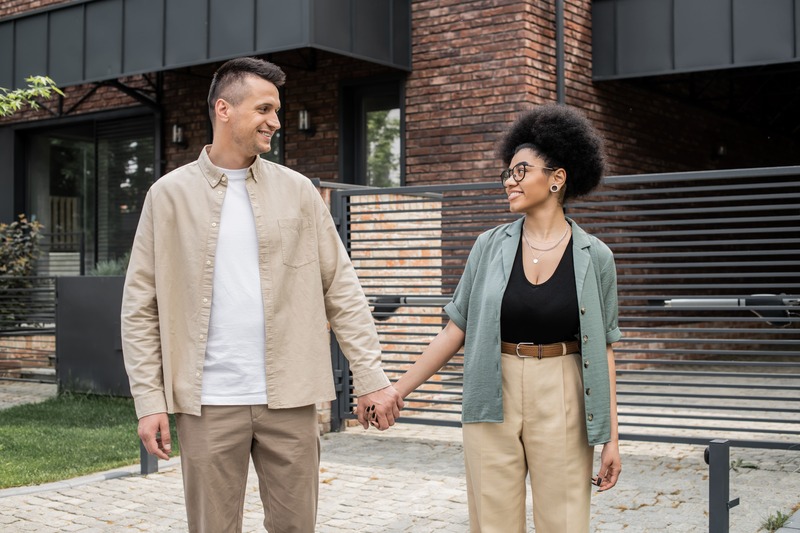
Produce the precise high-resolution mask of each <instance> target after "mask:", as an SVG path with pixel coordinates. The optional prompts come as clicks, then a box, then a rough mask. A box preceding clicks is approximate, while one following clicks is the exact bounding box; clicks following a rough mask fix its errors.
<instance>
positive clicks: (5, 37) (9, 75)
mask: <svg viewBox="0 0 800 533" xmlns="http://www.w3.org/2000/svg"><path fill="white" fill-rule="evenodd" d="M13 85H14V22H13V21H11V22H5V23H0V87H5V88H6V89H12V88H13Z"/></svg>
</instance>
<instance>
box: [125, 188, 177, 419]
mask: <svg viewBox="0 0 800 533" xmlns="http://www.w3.org/2000/svg"><path fill="white" fill-rule="evenodd" d="M120 322H121V335H122V354H123V358H124V361H125V370H126V371H127V373H128V380H129V382H130V386H131V395H132V396H133V399H134V402H135V404H136V414H137V416H138V417H139V418H142V417H145V416H148V415H152V414H156V413H162V414H164V415H165V416H166V412H167V403H166V398H165V397H164V378H163V371H162V366H161V364H162V360H161V335H160V330H159V320H158V304H157V301H156V284H155V257H154V238H153V214H152V197H151V193H150V192H148V194H147V197H146V198H145V202H144V205H143V206H142V214H141V217H140V219H139V225H138V227H137V229H136V236H135V238H134V241H133V248H132V249H131V258H130V262H129V264H128V271H127V274H126V276H125V288H124V291H123V295H122V312H121V321H120Z"/></svg>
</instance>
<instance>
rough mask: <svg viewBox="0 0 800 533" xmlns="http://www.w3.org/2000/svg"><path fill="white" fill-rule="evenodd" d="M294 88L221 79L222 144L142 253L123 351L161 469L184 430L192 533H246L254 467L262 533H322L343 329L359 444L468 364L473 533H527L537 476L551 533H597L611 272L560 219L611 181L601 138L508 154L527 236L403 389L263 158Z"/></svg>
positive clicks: (493, 238) (270, 76)
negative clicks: (328, 426)
mask: <svg viewBox="0 0 800 533" xmlns="http://www.w3.org/2000/svg"><path fill="white" fill-rule="evenodd" d="M284 82H285V74H284V73H283V71H282V70H281V69H280V68H279V67H277V66H276V65H274V64H272V63H269V62H267V61H263V60H261V59H255V58H239V59H234V60H231V61H228V62H227V63H225V64H223V65H222V66H221V67H220V68H219V69H218V71H217V72H216V73H215V75H214V78H213V80H212V82H211V87H210V90H209V97H208V106H209V114H210V117H211V122H212V125H213V130H214V136H213V142H212V144H211V145H209V146H206V147H205V148H204V149H203V150H202V151H201V153H200V156H199V158H198V159H197V160H196V161H194V162H192V163H189V164H188V165H185V166H183V167H180V168H178V169H176V170H174V171H172V172H170V173H169V174H167V175H165V176H163V177H162V178H160V179H159V180H158V181H156V182H155V183H154V184H153V186H152V187H151V189H150V191H149V192H148V194H147V198H146V200H145V204H144V206H143V208H142V215H141V219H140V222H139V226H138V228H137V232H136V237H135V241H134V245H133V249H132V252H131V260H130V265H129V269H128V273H127V276H126V282H125V291H124V296H123V306H122V339H123V354H124V358H125V364H126V369H127V371H128V376H129V379H130V383H131V392H132V395H133V397H134V400H135V404H136V412H137V417H138V418H139V436H140V438H141V439H142V441H143V443H144V445H145V447H146V448H147V450H148V451H149V452H150V453H153V454H155V455H157V456H158V457H160V458H163V459H166V458H167V457H169V454H170V452H171V436H170V430H169V420H168V413H175V417H176V423H177V428H178V433H179V434H180V444H181V467H182V474H183V480H184V491H185V500H186V509H187V516H188V523H189V530H190V531H192V532H193V533H194V532H212V533H220V532H229V531H230V532H238V531H241V528H242V516H243V503H244V497H245V494H244V492H245V486H246V480H247V471H248V468H249V463H250V460H251V459H252V461H253V464H254V465H255V469H256V472H257V474H258V477H259V489H260V495H261V500H262V502H263V505H264V511H265V520H264V527H265V529H266V530H268V531H270V532H272V533H278V532H289V531H292V532H303V533H311V532H313V531H314V529H315V525H316V509H317V497H318V485H319V453H320V444H319V429H318V423H317V416H316V407H315V404H316V403H317V402H320V401H327V400H331V399H332V398H333V397H335V393H334V389H333V382H332V380H331V363H330V352H329V345H328V344H329V334H328V329H327V327H328V324H330V326H331V328H332V329H333V331H334V332H335V333H336V336H337V340H338V341H339V344H340V346H341V347H342V350H343V351H344V353H345V354H346V355H347V357H348V360H349V361H350V366H351V371H352V373H353V382H354V386H355V390H356V394H357V395H358V405H357V407H356V413H357V415H358V419H359V422H360V423H361V424H362V425H363V426H364V427H365V428H366V427H369V425H370V424H372V425H373V426H375V427H377V428H378V429H387V428H388V427H389V426H391V425H393V424H394V422H395V419H396V418H397V417H398V416H399V414H400V409H401V408H402V406H403V398H405V397H406V396H407V395H408V394H409V393H410V392H412V391H413V390H414V389H416V388H417V387H418V386H420V385H421V384H422V383H424V382H425V381H426V380H428V379H429V378H430V377H431V376H432V375H433V374H434V373H435V372H436V371H437V370H439V369H440V368H441V367H442V366H444V365H445V364H446V363H447V362H448V361H449V360H450V359H451V358H452V357H453V355H455V354H456V353H457V352H458V351H459V350H460V349H461V348H462V347H463V348H464V384H463V406H462V422H463V424H462V427H463V442H464V457H465V466H466V483H467V493H468V506H469V516H470V529H471V531H472V532H482V533H491V532H498V533H524V532H525V531H526V525H525V501H526V478H527V477H528V476H530V484H531V488H532V492H533V495H532V498H533V509H534V511H533V516H534V522H535V526H536V531H537V532H539V533H582V532H588V531H589V509H590V497H591V488H592V486H593V485H595V486H597V487H599V490H607V489H610V488H611V487H613V486H614V485H615V484H616V482H617V478H618V476H619V474H620V471H621V464H620V454H619V446H618V432H617V409H616V385H615V367H614V354H613V351H612V348H611V344H612V343H614V342H616V341H617V340H619V338H620V330H619V327H618V323H617V294H616V292H617V286H616V272H615V266H614V259H613V256H612V254H611V251H610V250H609V248H608V247H607V246H606V245H605V244H603V243H602V242H601V241H599V240H598V239H597V238H595V237H593V236H592V235H590V234H588V233H586V232H585V231H584V230H583V229H581V228H580V227H579V226H578V225H577V224H576V223H575V222H574V221H572V220H570V219H569V218H567V217H566V216H565V213H564V207H563V206H564V202H565V201H566V200H568V199H571V198H574V197H578V196H582V195H585V194H587V193H589V192H590V191H591V190H593V189H594V188H595V187H596V186H597V185H598V184H599V183H600V180H601V178H602V175H603V171H604V156H603V148H602V141H601V139H600V137H599V136H598V134H597V133H596V131H595V130H594V128H593V127H592V126H591V125H590V123H589V122H588V120H587V119H586V118H585V117H584V116H583V115H582V114H580V113H579V112H577V111H576V110H574V109H572V108H569V107H566V106H556V105H545V106H540V107H535V108H533V109H531V110H528V111H525V112H523V113H521V114H520V115H519V117H518V118H517V119H516V120H515V122H514V123H513V124H512V125H511V126H510V128H509V129H508V131H507V132H506V133H505V134H504V135H503V136H502V138H501V139H500V142H499V144H498V149H497V155H498V159H499V160H500V161H501V162H502V164H503V168H504V170H502V172H500V173H499V174H500V179H501V185H502V190H503V192H504V194H505V195H506V197H507V198H508V205H509V209H510V210H511V212H513V213H517V214H519V215H520V217H519V218H518V219H517V220H516V221H514V222H512V223H509V224H503V225H500V226H498V227H496V228H494V229H491V230H489V231H487V232H485V233H483V234H481V235H480V236H479V237H478V238H477V240H476V242H475V244H474V246H473V248H472V250H471V252H470V254H469V258H468V260H467V264H466V267H465V269H464V273H463V275H462V277H461V280H460V281H459V283H458V286H457V288H456V290H455V292H454V293H453V296H452V300H451V301H450V302H449V303H448V304H447V305H446V306H445V312H446V313H447V315H448V317H449V322H448V323H447V325H446V326H445V327H444V328H443V329H442V330H441V332H440V333H439V334H438V335H437V336H436V337H435V338H434V339H433V340H432V341H431V343H430V344H429V345H428V346H427V348H426V349H425V350H424V352H423V353H422V355H421V356H420V357H419V358H418V359H417V361H416V362H415V364H414V365H413V366H412V367H411V368H410V369H409V370H408V371H407V372H406V373H405V374H404V375H403V376H402V377H401V378H400V379H399V380H398V381H397V382H396V383H394V384H391V385H390V383H389V380H388V379H387V377H386V376H385V374H384V373H383V370H382V369H381V366H380V344H379V341H378V337H377V334H376V331H375V326H374V323H373V320H372V316H371V313H370V311H369V307H368V305H367V302H366V298H365V297H364V293H363V291H362V289H361V287H360V285H359V282H358V279H357V277H356V275H355V271H354V269H353V266H352V264H351V263H350V260H349V258H348V256H347V252H346V250H345V249H344V247H343V246H342V243H341V241H340V239H339V236H338V233H337V231H336V228H335V226H334V223H333V220H332V219H331V216H330V214H329V212H328V210H327V208H326V206H325V205H324V203H323V201H322V199H321V197H320V195H319V193H318V192H317V190H316V189H315V188H314V186H313V185H312V183H311V182H310V180H308V179H307V178H305V177H304V176H302V175H301V174H299V173H297V172H294V171H292V170H290V169H288V168H286V167H284V166H281V165H278V164H275V163H272V162H269V161H266V160H264V159H262V158H261V157H259V155H260V154H262V153H265V152H267V151H269V149H270V141H271V138H272V136H273V135H274V133H275V132H276V131H277V130H278V129H279V128H280V121H279V119H278V114H277V113H278V110H279V109H280V93H279V88H280V87H282V86H283V84H284ZM177 272H180V273H181V274H180V275H177V274H176V273H177ZM596 445H601V446H602V453H601V455H600V464H599V466H598V468H597V469H596V470H593V452H594V447H595V446H596Z"/></svg>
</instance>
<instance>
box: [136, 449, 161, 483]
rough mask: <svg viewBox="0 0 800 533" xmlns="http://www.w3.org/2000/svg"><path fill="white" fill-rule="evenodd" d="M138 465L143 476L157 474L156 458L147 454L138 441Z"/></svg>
mask: <svg viewBox="0 0 800 533" xmlns="http://www.w3.org/2000/svg"><path fill="white" fill-rule="evenodd" d="M139 464H140V465H141V471H140V472H141V474H142V475H143V476H146V475H147V474H155V473H156V472H158V457H156V456H155V455H153V454H151V453H148V452H147V448H145V447H144V443H143V442H142V441H139Z"/></svg>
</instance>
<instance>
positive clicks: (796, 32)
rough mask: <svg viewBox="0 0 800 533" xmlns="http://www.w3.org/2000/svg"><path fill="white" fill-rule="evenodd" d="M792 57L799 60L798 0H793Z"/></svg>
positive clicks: (799, 16) (799, 5) (799, 17)
mask: <svg viewBox="0 0 800 533" xmlns="http://www.w3.org/2000/svg"><path fill="white" fill-rule="evenodd" d="M794 57H795V58H800V0H794Z"/></svg>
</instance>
